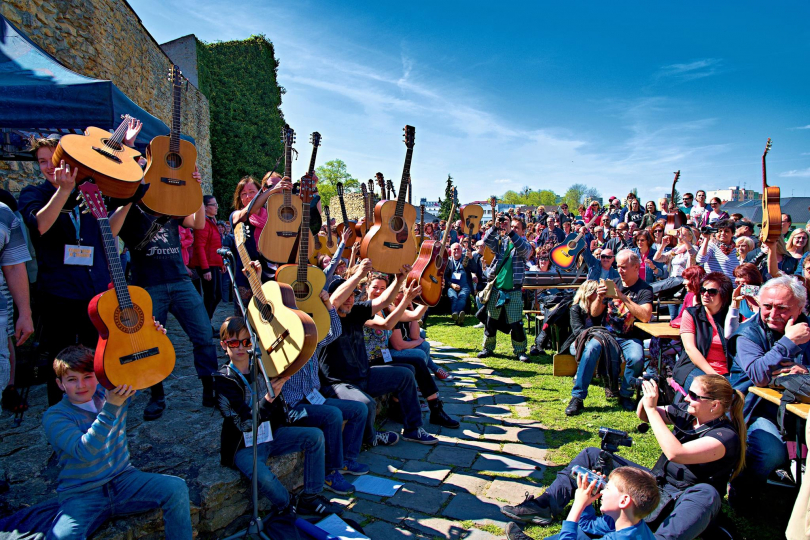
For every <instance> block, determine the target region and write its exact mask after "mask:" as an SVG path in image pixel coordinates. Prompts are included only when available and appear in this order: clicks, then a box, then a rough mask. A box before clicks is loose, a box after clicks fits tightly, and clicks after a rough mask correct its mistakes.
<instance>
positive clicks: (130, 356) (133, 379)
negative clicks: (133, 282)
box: [87, 286, 175, 390]
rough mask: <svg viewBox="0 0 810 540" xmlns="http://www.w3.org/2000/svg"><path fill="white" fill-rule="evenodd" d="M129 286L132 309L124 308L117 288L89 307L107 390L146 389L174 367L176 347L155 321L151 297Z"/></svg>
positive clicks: (100, 372) (100, 377) (98, 373)
mask: <svg viewBox="0 0 810 540" xmlns="http://www.w3.org/2000/svg"><path fill="white" fill-rule="evenodd" d="M128 288H129V295H130V297H131V298H132V304H133V305H132V307H131V308H127V309H121V306H120V304H119V303H118V298H117V297H116V294H115V290H114V289H111V290H109V291H105V292H103V293H101V294H99V295H96V297H95V298H93V299H92V300H91V301H90V305H89V306H88V308H87V311H88V313H89V315H90V320H91V321H92V322H93V325H94V326H95V327H96V329H97V330H98V333H99V340H98V346H97V347H96V355H95V363H94V368H95V372H96V376H97V377H98V381H99V382H100V383H101V385H102V386H104V388H106V389H108V390H112V389H113V388H115V387H116V386H119V385H121V384H129V385H132V387H133V388H135V389H136V390H143V389H144V388H149V387H150V386H152V385H155V384H157V383H159V382H160V381H162V380H163V379H165V378H166V377H168V376H169V374H171V372H172V370H173V369H174V360H175V355H174V346H173V345H172V342H171V341H170V340H169V338H168V337H166V335H165V334H164V333H163V332H158V331H157V329H156V328H155V325H154V323H153V321H152V298H151V297H150V296H149V293H148V292H146V291H145V290H144V289H142V288H140V287H133V286H130V287H128Z"/></svg>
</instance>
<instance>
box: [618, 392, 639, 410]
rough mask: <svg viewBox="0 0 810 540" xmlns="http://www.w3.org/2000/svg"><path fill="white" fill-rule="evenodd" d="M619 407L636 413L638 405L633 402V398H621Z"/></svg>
mask: <svg viewBox="0 0 810 540" xmlns="http://www.w3.org/2000/svg"><path fill="white" fill-rule="evenodd" d="M619 406H620V407H621V408H622V409H624V410H625V411H628V412H635V411H636V404H635V402H634V401H633V398H629V397H624V396H619Z"/></svg>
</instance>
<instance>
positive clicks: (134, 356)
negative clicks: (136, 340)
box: [118, 347, 160, 364]
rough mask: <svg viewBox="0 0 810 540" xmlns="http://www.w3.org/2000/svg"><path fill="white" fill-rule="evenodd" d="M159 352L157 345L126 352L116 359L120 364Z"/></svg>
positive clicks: (155, 354)
mask: <svg viewBox="0 0 810 540" xmlns="http://www.w3.org/2000/svg"><path fill="white" fill-rule="evenodd" d="M158 354H160V349H159V348H157V347H152V348H151V349H146V350H145V351H140V352H136V353H132V354H128V355H126V356H122V357H121V358H119V359H118V360H119V361H120V362H121V363H122V364H129V363H130V362H135V361H137V360H143V359H144V358H149V357H150V356H157V355H158Z"/></svg>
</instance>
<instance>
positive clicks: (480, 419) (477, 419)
mask: <svg viewBox="0 0 810 540" xmlns="http://www.w3.org/2000/svg"><path fill="white" fill-rule="evenodd" d="M459 421H460V422H471V423H473V424H502V423H503V419H501V418H500V417H497V416H462V417H461V418H460V419H459Z"/></svg>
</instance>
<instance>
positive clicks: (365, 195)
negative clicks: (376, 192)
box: [360, 184, 368, 199]
mask: <svg viewBox="0 0 810 540" xmlns="http://www.w3.org/2000/svg"><path fill="white" fill-rule="evenodd" d="M360 189H361V190H362V191H363V198H364V199H365V198H366V197H368V189H366V185H365V184H360Z"/></svg>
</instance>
